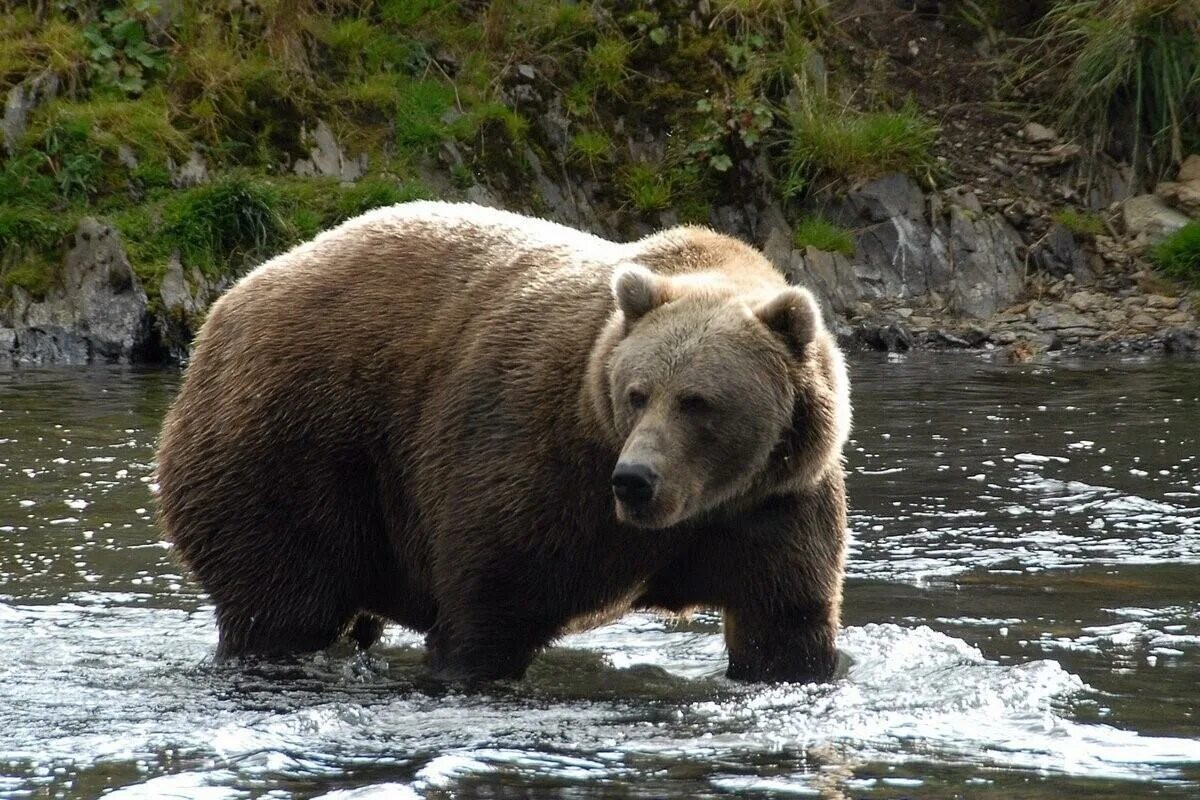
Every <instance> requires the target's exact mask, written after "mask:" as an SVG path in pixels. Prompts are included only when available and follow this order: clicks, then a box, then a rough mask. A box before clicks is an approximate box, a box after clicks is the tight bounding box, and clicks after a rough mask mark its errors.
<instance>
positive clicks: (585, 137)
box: [571, 128, 613, 169]
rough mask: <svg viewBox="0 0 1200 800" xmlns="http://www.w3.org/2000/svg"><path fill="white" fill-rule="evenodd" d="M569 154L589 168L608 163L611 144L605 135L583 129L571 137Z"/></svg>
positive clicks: (610, 154)
mask: <svg viewBox="0 0 1200 800" xmlns="http://www.w3.org/2000/svg"><path fill="white" fill-rule="evenodd" d="M571 153H572V155H574V156H575V157H576V158H578V159H579V160H580V161H582V162H583V163H585V164H587V165H588V166H589V167H591V168H593V169H594V168H595V167H596V166H597V165H598V164H602V163H604V162H607V161H610V160H611V159H612V156H613V142H612V139H611V138H610V137H609V135H608V134H607V133H605V132H604V131H602V130H599V129H597V128H585V129H584V130H581V131H579V132H578V133H576V134H575V135H574V136H572V137H571Z"/></svg>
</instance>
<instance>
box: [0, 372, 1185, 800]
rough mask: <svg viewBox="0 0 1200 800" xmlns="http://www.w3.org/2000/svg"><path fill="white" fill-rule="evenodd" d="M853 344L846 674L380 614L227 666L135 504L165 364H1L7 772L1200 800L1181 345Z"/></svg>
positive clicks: (436, 791) (130, 782) (172, 784)
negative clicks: (1001, 347) (451, 686)
mask: <svg viewBox="0 0 1200 800" xmlns="http://www.w3.org/2000/svg"><path fill="white" fill-rule="evenodd" d="M851 366H852V374H853V380H854V393H855V406H856V428H855V433H854V439H853V442H852V444H851V445H850V447H849V448H848V451H847V456H848V468H849V475H850V493H851V505H852V515H851V526H852V529H853V542H854V543H853V545H852V552H851V557H850V567H849V574H850V577H849V580H848V583H847V587H846V609H845V629H844V632H843V634H842V636H841V639H840V647H841V649H842V651H843V653H844V654H845V658H844V661H845V663H846V667H845V671H844V675H843V676H842V677H841V678H840V679H839V680H837V681H836V682H835V683H833V684H832V685H827V686H793V685H780V686H743V685H737V684H733V683H730V682H728V681H726V680H725V679H724V678H723V677H721V673H722V671H723V670H724V666H725V663H724V652H723V647H722V641H721V637H720V626H719V621H718V620H717V619H716V618H715V617H711V616H703V615H701V616H698V617H695V618H693V619H691V620H688V621H682V622H681V621H669V620H664V619H660V618H658V617H656V616H653V615H649V614H637V615H632V616H629V617H627V618H625V619H623V620H621V621H620V622H618V623H615V624H612V625H608V626H606V627H604V628H601V629H598V630H595V631H592V632H590V633H586V634H581V635H575V636H571V637H568V638H566V639H564V640H563V641H562V642H561V643H560V644H559V645H558V646H556V647H555V648H553V649H552V650H551V651H549V652H548V653H546V654H545V655H543V656H542V657H541V658H540V659H539V660H538V661H537V662H536V663H535V665H534V667H533V668H532V669H531V670H530V673H529V675H528V677H527V679H526V680H525V681H523V682H521V683H519V684H513V685H503V686H496V687H493V688H490V689H488V690H486V691H483V692H471V693H467V692H462V691H457V690H447V689H445V688H443V687H439V686H438V685H436V684H433V683H431V682H430V681H429V679H428V678H427V676H426V674H425V672H424V670H423V668H422V666H421V649H420V640H419V638H418V637H416V636H414V635H412V634H410V633H408V632H405V631H403V630H400V629H395V628H393V629H389V632H388V634H387V635H386V637H385V639H384V641H383V642H382V643H381V645H379V646H377V647H376V648H375V649H373V650H372V651H371V653H370V654H369V655H366V656H364V655H360V654H356V653H354V652H353V651H352V650H351V649H350V648H349V647H346V648H344V649H335V650H333V651H330V652H327V653H323V654H319V655H315V656H309V657H305V658H299V659H295V660H293V661H290V662H285V663H276V664H269V665H259V666H256V667H253V668H248V667H242V668H233V667H229V666H220V665H214V664H213V663H212V662H211V654H212V652H213V648H214V646H215V643H216V631H215V628H214V625H213V619H212V612H211V607H210V606H209V605H208V604H207V602H206V599H205V598H204V596H203V595H201V594H200V593H199V592H198V591H197V589H196V587H195V585H194V584H192V583H191V582H190V581H189V580H188V579H187V578H186V577H185V576H184V575H183V574H182V572H181V569H180V567H179V566H178V565H177V564H176V563H174V562H173V560H172V557H171V553H170V551H169V549H168V548H167V546H166V545H165V544H164V543H163V542H162V541H161V535H160V533H159V531H158V530H157V529H156V527H155V525H154V521H153V502H152V500H153V498H152V494H151V484H152V471H153V463H152V457H153V442H154V438H155V435H156V431H157V426H158V421H159V419H160V417H161V415H162V412H163V410H164V408H165V407H166V405H167V403H168V402H169V400H170V398H171V396H172V393H173V392H174V391H175V389H176V387H177V385H178V375H176V374H173V373H164V372H149V371H135V370H130V369H117V368H113V369H100V368H96V369H88V370H66V369H63V370H45V371H43V370H13V371H0V647H2V653H0V797H39V798H42V797H96V796H99V795H105V796H106V797H111V798H122V799H128V798H153V797H163V796H171V797H195V798H201V799H202V800H209V799H212V800H223V799H224V798H238V797H271V798H292V797H295V798H311V797H321V798H385V797H395V798H414V797H430V798H449V797H491V798H499V797H574V798H592V797H660V796H675V797H711V796H722V795H738V796H746V797H791V796H800V797H804V796H814V797H829V798H842V797H844V798H850V797H853V798H860V797H861V798H901V797H921V798H950V797H964V798H1012V797H1022V798H1043V797H1044V798H1057V797H1065V796H1088V797H1100V798H1135V797H1151V796H1153V797H1200V452H1198V451H1200V446H1198V445H1200V364H1197V363H1190V364H1189V363H1169V362H1162V361H1157V362H1154V361H1151V362H1138V361H1116V360H1113V361H1087V362H1080V363H1062V364H1055V365H1052V366H1032V365H1021V366H1002V365H997V364H993V363H991V362H989V361H986V360H983V359H981V358H979V357H977V356H971V355H965V356H949V355H940V356H930V355H913V356H910V357H907V358H895V357H892V358H886V357H882V356H881V357H871V356H861V357H856V359H855V360H854V361H853V362H852V365H851Z"/></svg>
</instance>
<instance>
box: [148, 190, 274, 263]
mask: <svg viewBox="0 0 1200 800" xmlns="http://www.w3.org/2000/svg"><path fill="white" fill-rule="evenodd" d="M281 204H282V197H281V195H280V193H279V191H278V190H277V189H276V188H275V187H274V186H272V185H271V184H269V183H267V182H265V181H260V180H254V179H252V178H248V177H245V176H241V175H231V176H227V177H225V178H222V179H220V180H218V181H216V182H214V183H212V184H208V185H206V186H198V187H196V188H194V189H189V190H187V191H185V192H181V193H178V194H175V195H173V196H171V198H170V199H169V200H168V202H167V203H166V205H165V207H164V208H163V223H164V224H163V236H164V237H165V238H166V239H168V240H169V241H170V242H172V244H174V246H175V247H177V248H178V249H179V252H180V255H181V256H182V258H183V263H184V264H186V265H189V266H197V267H199V268H200V269H201V270H203V271H204V272H206V273H208V274H210V275H217V274H221V273H228V272H229V271H231V267H232V269H233V270H236V267H237V266H238V265H240V264H241V263H244V262H245V261H247V260H249V259H254V258H258V257H263V256H265V255H269V254H271V253H273V252H275V251H277V250H278V249H279V248H280V247H281V246H282V245H283V244H284V243H285V242H286V241H288V239H289V238H290V237H289V235H288V230H287V228H286V226H285V224H284V220H283V217H282V215H281V214H280V206H281Z"/></svg>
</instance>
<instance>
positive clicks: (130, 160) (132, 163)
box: [117, 143, 138, 169]
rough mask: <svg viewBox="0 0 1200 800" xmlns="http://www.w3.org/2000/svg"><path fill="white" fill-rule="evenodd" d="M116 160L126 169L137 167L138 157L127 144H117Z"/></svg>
mask: <svg viewBox="0 0 1200 800" xmlns="http://www.w3.org/2000/svg"><path fill="white" fill-rule="evenodd" d="M117 161H120V162H121V165H122V166H124V167H125V168H126V169H137V166H138V157H137V153H135V152H133V148H132V147H130V146H129V145H127V144H124V143H122V144H119V145H117Z"/></svg>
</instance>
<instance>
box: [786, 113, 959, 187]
mask: <svg viewBox="0 0 1200 800" xmlns="http://www.w3.org/2000/svg"><path fill="white" fill-rule="evenodd" d="M789 122H790V123H791V132H790V140H789V142H788V168H789V171H788V180H787V184H788V189H789V190H790V191H791V192H793V193H794V192H798V191H802V190H804V189H807V188H808V187H809V186H810V185H811V184H812V183H813V182H814V181H816V180H818V179H820V178H831V179H840V180H847V181H854V180H867V179H870V178H876V177H879V176H881V175H886V174H888V173H891V172H902V173H905V174H908V175H912V176H915V177H926V176H930V175H932V174H933V173H935V172H936V171H937V161H936V160H935V158H934V155H933V145H934V143H935V141H936V140H937V134H938V129H937V126H936V125H934V124H933V123H932V122H930V121H928V120H926V119H925V118H924V117H922V116H921V114H920V113H919V112H918V111H917V109H916V107H915V106H912V105H906V106H905V107H903V108H901V109H900V110H899V111H872V112H861V111H855V110H853V109H850V108H835V107H833V106H831V104H829V103H828V102H816V103H810V104H808V105H807V106H806V107H802V108H800V109H797V110H795V111H793V112H792V113H791V114H790V119H789Z"/></svg>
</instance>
